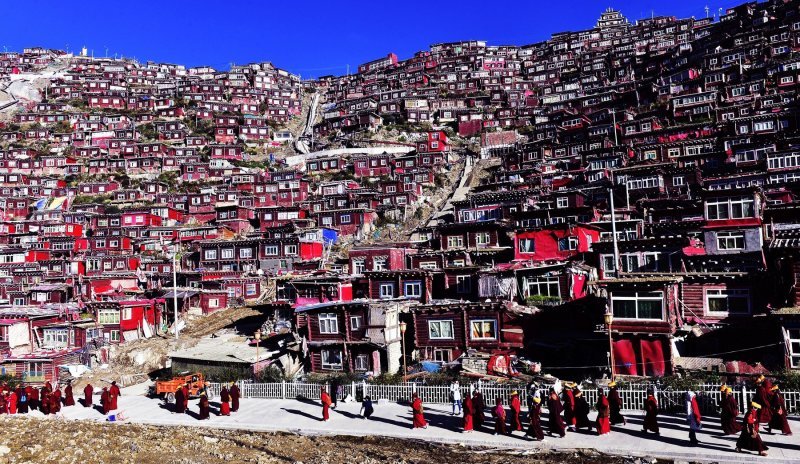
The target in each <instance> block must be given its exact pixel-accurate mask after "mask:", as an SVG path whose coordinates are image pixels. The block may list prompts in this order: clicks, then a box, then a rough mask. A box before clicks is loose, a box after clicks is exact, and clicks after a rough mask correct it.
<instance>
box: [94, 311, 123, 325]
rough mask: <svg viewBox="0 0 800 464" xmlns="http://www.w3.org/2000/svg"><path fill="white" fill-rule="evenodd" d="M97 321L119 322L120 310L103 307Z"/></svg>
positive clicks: (102, 322)
mask: <svg viewBox="0 0 800 464" xmlns="http://www.w3.org/2000/svg"><path fill="white" fill-rule="evenodd" d="M97 322H98V323H100V324H119V311H118V310H116V309H101V310H100V311H98V312H97Z"/></svg>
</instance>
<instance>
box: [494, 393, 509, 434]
mask: <svg viewBox="0 0 800 464" xmlns="http://www.w3.org/2000/svg"><path fill="white" fill-rule="evenodd" d="M492 415H493V416H494V434H495V435H497V434H500V435H505V434H506V408H504V407H503V399H502V398H497V399H495V402H494V408H492Z"/></svg>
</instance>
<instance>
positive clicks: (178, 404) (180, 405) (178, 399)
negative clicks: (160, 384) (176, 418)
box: [173, 387, 186, 414]
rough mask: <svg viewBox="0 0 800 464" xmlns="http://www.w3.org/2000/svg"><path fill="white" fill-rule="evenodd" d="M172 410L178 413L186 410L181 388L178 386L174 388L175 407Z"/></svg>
mask: <svg viewBox="0 0 800 464" xmlns="http://www.w3.org/2000/svg"><path fill="white" fill-rule="evenodd" d="M173 412H175V413H178V414H183V413H185V412H186V405H185V404H184V402H183V388H180V387H178V388H177V389H176V390H175V409H174V410H173Z"/></svg>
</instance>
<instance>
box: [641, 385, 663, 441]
mask: <svg viewBox="0 0 800 464" xmlns="http://www.w3.org/2000/svg"><path fill="white" fill-rule="evenodd" d="M642 432H645V433H647V432H654V433H655V434H656V435H660V433H659V431H658V401H657V400H656V395H655V390H653V389H652V388H648V389H647V399H645V400H644V423H642Z"/></svg>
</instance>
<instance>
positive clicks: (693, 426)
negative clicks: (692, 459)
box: [686, 391, 703, 446]
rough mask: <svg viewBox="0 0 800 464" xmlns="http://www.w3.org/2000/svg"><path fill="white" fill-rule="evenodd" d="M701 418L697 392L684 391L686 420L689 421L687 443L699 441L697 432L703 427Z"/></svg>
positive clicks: (694, 443) (693, 443) (692, 443)
mask: <svg viewBox="0 0 800 464" xmlns="http://www.w3.org/2000/svg"><path fill="white" fill-rule="evenodd" d="M702 420H703V417H702V416H701V415H700V406H699V405H698V403H697V394H696V393H695V392H693V391H688V392H686V421H687V422H688V423H689V443H690V444H691V445H692V446H694V445H696V444H698V443H700V440H698V439H697V432H698V431H700V430H702V428H703V422H702Z"/></svg>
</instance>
